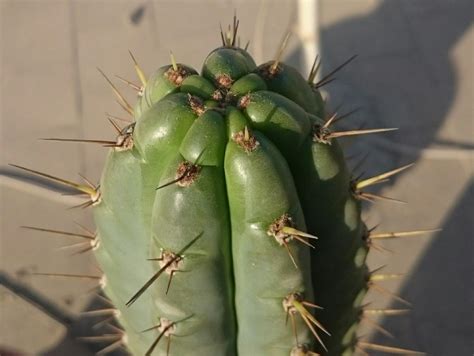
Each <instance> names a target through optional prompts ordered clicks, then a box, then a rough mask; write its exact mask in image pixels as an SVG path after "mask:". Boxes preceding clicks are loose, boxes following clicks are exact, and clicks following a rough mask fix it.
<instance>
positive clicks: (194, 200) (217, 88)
mask: <svg viewBox="0 0 474 356" xmlns="http://www.w3.org/2000/svg"><path fill="white" fill-rule="evenodd" d="M221 35H222V42H223V43H222V46H221V47H219V48H217V49H215V50H214V51H212V52H211V53H210V54H209V55H208V57H207V58H206V59H205V61H204V65H203V68H202V71H201V75H199V74H198V72H197V71H196V70H194V69H193V68H190V67H189V66H186V65H183V64H179V63H176V62H175V60H174V58H173V57H172V63H171V64H170V65H167V66H164V67H161V68H159V69H158V70H157V71H156V72H155V73H154V74H153V75H152V76H151V77H150V78H149V79H146V78H145V75H144V74H143V71H142V70H141V69H140V67H139V66H138V64H137V62H136V61H135V59H134V58H133V56H132V58H133V60H134V61H135V67H136V70H137V73H138V76H139V78H140V80H141V82H142V87H141V88H138V89H139V93H138V100H137V103H136V104H135V106H134V107H133V108H132V106H131V105H129V104H128V103H127V102H126V100H125V99H124V98H123V97H122V96H121V95H120V94H119V93H118V91H117V89H116V88H115V87H114V86H113V84H112V83H111V82H110V81H109V82H110V84H111V85H112V87H113V89H114V91H115V92H116V94H117V95H118V98H119V102H120V103H121V105H122V106H123V107H124V108H125V109H126V110H127V111H128V112H129V113H131V114H132V115H133V117H134V119H135V121H134V122H133V123H131V124H130V125H128V126H126V127H125V128H120V127H119V126H118V125H117V124H116V123H115V122H114V121H113V120H111V122H112V123H113V124H114V126H115V128H116V129H117V130H118V135H117V139H116V141H114V142H106V141H104V142H102V141H97V142H98V143H103V144H105V145H106V146H111V147H112V148H111V149H110V152H109V155H108V157H107V162H106V165H105V168H104V171H103V174H102V179H101V181H100V188H99V187H94V186H92V185H79V184H76V183H72V182H68V181H65V180H62V179H59V178H56V177H53V176H49V175H46V174H44V173H39V172H37V171H33V170H29V169H26V168H24V167H20V166H17V167H19V168H22V169H26V170H29V171H30V172H33V173H36V174H40V175H43V176H46V177H47V178H50V179H53V180H56V181H59V182H61V183H64V184H66V185H69V186H72V187H73V188H74V189H76V190H78V191H80V192H82V193H84V194H86V195H88V196H89V197H90V200H89V201H88V202H86V203H85V204H84V206H88V205H91V206H92V209H93V214H94V219H95V222H96V225H97V235H96V237H95V239H94V240H93V241H92V247H93V250H94V253H95V256H96V258H97V260H98V262H99V265H100V268H101V269H102V271H103V272H104V276H105V277H104V278H103V280H102V285H103V289H104V292H105V295H106V296H107V297H108V298H109V299H110V300H111V301H112V303H113V304H114V305H115V307H116V309H117V312H116V314H115V315H116V317H117V320H118V324H119V325H120V327H121V329H122V330H123V337H121V338H119V340H118V341H116V342H115V343H114V344H117V345H120V344H123V345H125V346H126V347H127V348H128V350H129V351H130V352H131V353H132V354H134V355H196V356H199V355H203V356H209V355H229V356H230V355H239V356H257V355H269V356H280V355H281V356H296V355H318V354H321V355H334V356H339V355H352V354H353V353H354V352H355V350H356V348H361V349H366V350H370V349H374V350H381V351H386V352H393V353H410V352H411V351H409V350H403V349H398V348H392V347H388V346H382V345H375V344H370V343H364V342H361V341H359V339H358V338H357V335H356V328H357V325H358V324H359V322H360V320H361V318H362V316H363V314H364V313H370V312H371V311H370V310H367V309H366V310H364V309H363V307H362V300H363V297H364V295H365V293H366V291H367V289H368V288H369V287H370V285H371V284H373V283H374V279H375V278H374V276H377V275H374V274H371V273H370V272H369V271H368V268H367V266H366V262H365V261H366V256H367V252H368V250H369V247H370V245H371V242H372V240H373V239H376V238H384V237H395V236H397V234H396V233H391V234H387V235H385V234H375V233H373V232H371V231H369V230H368V229H367V227H366V226H365V224H364V223H363V221H362V220H361V200H374V199H377V198H381V197H379V196H377V195H374V194H370V193H367V192H364V191H363V188H365V187H367V186H369V185H372V184H375V183H379V182H380V181H382V180H385V179H387V178H389V177H390V176H391V175H393V174H396V173H398V172H400V171H401V170H403V169H405V168H407V167H408V166H406V167H402V168H400V169H396V170H394V171H391V172H387V173H384V174H381V175H380V176H377V177H372V178H369V179H366V180H363V181H356V180H354V179H353V178H352V177H351V172H350V170H349V169H348V166H347V164H346V162H345V159H344V155H343V152H342V150H341V147H340V146H339V143H338V141H337V138H338V137H342V136H347V135H358V134H366V133H375V132H381V131H388V130H390V129H375V130H359V131H342V132H336V131H334V130H333V124H334V122H335V121H336V120H337V119H338V117H336V116H328V115H327V114H326V112H325V111H326V110H325V107H324V102H323V100H322V97H321V94H320V92H319V90H318V84H315V83H314V78H315V76H316V71H317V69H316V68H315V67H313V70H312V71H311V73H310V75H309V79H308V80H306V79H304V78H303V77H302V76H301V75H300V74H299V72H298V71H297V70H296V69H295V68H293V67H291V66H289V65H287V64H284V63H282V62H281V61H280V58H276V59H275V60H272V61H270V62H267V63H265V64H262V65H260V66H257V65H256V64H255V62H254V60H253V59H252V57H251V56H250V55H249V54H248V52H247V51H246V50H245V49H242V48H239V47H238V46H236V36H237V22H235V21H234V28H233V30H232V31H231V32H229V33H225V34H224V33H221ZM280 54H281V51H280ZM104 76H105V75H104ZM107 80H108V79H107ZM319 84H321V83H319ZM61 140H62V141H65V140H66V141H67V140H68V139H61ZM74 141H80V140H74ZM84 141H86V142H91V141H87V140H84ZM94 142H95V141H94ZM417 233H420V231H418V232H407V233H406V234H417ZM379 276H382V278H383V275H379ZM322 308H324V309H323V310H321V309H322ZM372 312H374V313H375V312H377V311H376V310H372ZM381 312H383V311H381ZM393 313H396V311H394V312H393ZM110 349H111V348H110V347H109V348H106V350H105V351H108V350H110ZM411 353H413V352H411Z"/></svg>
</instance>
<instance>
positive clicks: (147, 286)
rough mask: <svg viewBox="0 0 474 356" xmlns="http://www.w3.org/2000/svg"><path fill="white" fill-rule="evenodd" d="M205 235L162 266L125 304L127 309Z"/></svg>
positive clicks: (187, 245)
mask: <svg viewBox="0 0 474 356" xmlns="http://www.w3.org/2000/svg"><path fill="white" fill-rule="evenodd" d="M202 235H203V233H202V232H201V233H200V234H199V235H197V236H196V237H195V238H193V239H192V240H191V241H190V242H189V243H188V244H186V245H185V246H184V247H183V248H182V249H181V250H180V251H179V252H177V253H176V254H175V256H174V258H171V259H169V260H168V261H167V262H166V263H165V264H164V265H162V266H160V267H161V268H160V269H159V270H158V272H156V273H155V274H154V275H153V276H152V277H151V278H150V279H149V280H148V281H147V282H146V283H145V285H144V286H143V287H141V288H140V289H139V290H138V292H137V293H135V294H134V295H133V296H132V297H131V298H130V300H129V301H128V302H127V303H125V305H126V306H127V307H129V306H131V305H132V304H133V303H135V301H136V300H137V299H138V298H140V296H141V295H142V294H143V293H145V291H146V290H147V289H148V288H149V287H150V286H151V285H152V284H153V283H154V282H155V281H156V280H157V279H158V277H160V276H161V275H162V274H163V272H165V271H166V269H167V268H168V267H170V266H171V265H172V264H173V263H175V262H176V261H177V260H178V259H182V258H183V256H182V255H183V253H184V252H185V251H186V250H187V249H188V248H190V247H191V246H192V245H193V244H194V243H195V242H196V241H197V240H198V239H199V238H200V237H201V236H202Z"/></svg>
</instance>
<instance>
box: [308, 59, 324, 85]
mask: <svg viewBox="0 0 474 356" xmlns="http://www.w3.org/2000/svg"><path fill="white" fill-rule="evenodd" d="M320 67H321V60H320V57H319V54H317V55H316V57H315V58H314V62H313V65H312V66H311V70H310V71H309V76H308V83H309V84H310V85H311V84H313V82H314V79H315V78H316V75H317V74H318V72H319V68H320Z"/></svg>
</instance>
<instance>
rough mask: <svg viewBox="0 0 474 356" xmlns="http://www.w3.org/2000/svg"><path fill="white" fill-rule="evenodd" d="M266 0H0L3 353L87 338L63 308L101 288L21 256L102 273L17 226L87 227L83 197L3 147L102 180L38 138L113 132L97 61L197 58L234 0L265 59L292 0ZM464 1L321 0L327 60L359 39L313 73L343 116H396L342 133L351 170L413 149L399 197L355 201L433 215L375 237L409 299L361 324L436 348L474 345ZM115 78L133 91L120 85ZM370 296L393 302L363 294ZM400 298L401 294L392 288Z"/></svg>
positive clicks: (60, 170)
mask: <svg viewBox="0 0 474 356" xmlns="http://www.w3.org/2000/svg"><path fill="white" fill-rule="evenodd" d="M263 4H264V5H263V7H262V6H261V3H260V1H251V0H248V1H218V0H215V1H210V0H207V1H199V2H197V1H196V2H193V1H190V0H189V1H171V0H170V1H151V0H150V1H65V0H64V1H61V0H57V1H52V0H49V1H16V0H1V1H0V12H1V40H0V51H1V52H0V63H1V65H0V68H1V78H2V79H1V96H0V97H1V106H0V107H1V122H2V125H1V167H0V173H1V202H2V203H1V215H0V216H1V245H0V249H1V261H0V269H1V272H0V273H1V274H0V282H2V284H5V285H8V286H9V287H10V288H3V287H0V303H1V305H0V307H1V309H0V313H1V314H0V354H2V355H7V354H13V353H8V352H7V351H6V350H7V349H10V350H16V351H17V352H20V353H22V354H41V355H89V354H92V353H91V351H90V349H89V348H86V347H85V346H84V345H83V344H81V343H79V342H78V341H76V340H75V339H74V337H73V336H77V335H84V333H87V331H88V330H89V329H88V324H87V321H84V320H83V319H84V318H81V319H80V322H77V321H75V319H74V317H75V316H79V315H80V314H79V313H80V312H81V311H84V310H87V308H90V307H91V303H95V302H97V301H96V300H95V299H94V295H93V294H92V293H90V289H91V288H92V287H93V286H94V283H95V281H94V280H93V279H74V280H73V279H67V278H63V279H60V278H52V277H44V276H35V275H32V272H33V273H35V272H43V273H44V272H46V273H47V272H56V273H58V272H61V273H78V274H87V275H92V276H96V275H98V274H99V271H98V269H97V267H96V265H95V263H94V260H93V257H92V256H91V255H89V254H81V255H74V256H71V253H68V250H64V249H61V247H62V246H64V245H67V244H68V243H69V241H68V240H67V239H61V238H52V237H50V235H48V234H41V233H38V232H33V231H29V230H25V229H20V228H19V226H22V225H34V226H43V227H50V228H55V229H65V230H75V231H80V228H78V227H77V226H75V225H74V223H73V221H77V222H80V223H81V224H84V225H86V226H87V227H90V228H92V226H93V225H92V221H91V218H90V216H89V215H88V214H89V213H90V212H88V211H87V210H86V211H82V210H68V209H67V207H69V206H71V205H73V204H74V202H76V199H75V198H74V197H62V196H60V195H59V194H58V193H57V192H55V191H54V190H57V189H58V187H57V186H55V185H48V184H45V182H44V181H43V180H38V179H32V178H31V177H30V176H26V175H23V174H22V173H21V172H18V171H17V170H14V169H12V168H11V167H9V166H7V163H16V164H20V165H25V166H27V167H32V168H36V169H39V170H42V171H45V172H51V173H53V174H56V175H58V176H61V177H65V178H68V179H74V180H75V179H76V178H77V173H78V172H80V173H83V174H84V175H85V176H87V177H89V178H90V179H92V180H98V178H99V176H100V171H101V167H102V165H103V162H104V158H105V155H106V151H105V150H101V149H100V148H97V147H91V146H89V145H81V144H60V143H51V142H49V143H48V142H42V141H38V138H41V137H84V138H105V139H110V138H113V132H112V131H111V129H110V127H109V124H108V122H107V121H106V120H105V118H104V112H110V113H113V114H117V115H122V113H121V112H120V108H118V106H117V105H116V104H115V102H114V99H113V97H112V94H111V92H110V88H108V87H107V85H106V84H105V82H104V80H103V78H101V77H100V75H99V74H98V72H97V70H96V67H100V68H102V69H103V70H104V71H106V72H107V73H109V74H111V75H112V74H115V73H116V74H120V75H122V76H124V77H126V78H134V73H133V67H132V65H131V61H130V58H129V57H128V53H127V51H128V49H130V50H132V51H133V52H134V54H135V56H136V57H137V58H138V59H139V61H140V63H141V64H142V66H143V68H145V70H146V72H147V73H150V72H151V71H152V70H153V69H154V68H156V67H158V66H160V65H162V64H164V63H168V61H169V58H168V53H169V51H170V50H172V51H173V52H174V54H175V56H176V57H177V59H178V60H179V61H181V60H182V61H184V62H186V63H189V64H191V65H193V66H194V67H196V68H199V67H200V65H201V62H202V59H203V58H204V56H205V55H206V53H207V52H208V51H209V50H210V49H211V48H213V47H215V46H217V45H218V43H219V42H218V41H219V36H218V32H217V28H218V24H219V22H222V23H224V24H225V23H227V22H229V21H230V20H231V16H232V13H233V10H234V8H235V9H237V11H238V14H239V17H240V19H241V36H242V39H244V40H246V39H250V40H251V47H250V49H251V52H253V53H255V54H256V55H257V56H258V57H260V58H258V59H259V60H260V61H262V60H267V59H270V58H272V57H273V55H274V53H275V50H276V48H277V45H278V43H279V41H280V38H281V36H282V35H283V32H284V31H285V29H286V28H287V27H288V24H289V23H291V22H292V16H294V14H295V13H296V11H295V4H296V2H294V1H290V0H288V1H283V0H281V1H271V0H268V1H266V2H265V1H264V2H263ZM262 9H263V10H262ZM472 14H473V3H472V1H469V0H398V1H393V0H392V1H389V0H359V1H353V0H344V1H343V0H322V1H321V2H320V47H321V52H322V58H323V68H322V71H323V73H327V72H329V71H330V70H331V68H334V67H335V66H336V65H337V64H339V63H341V62H343V61H344V60H345V59H346V58H348V57H349V56H351V55H353V54H359V57H358V58H357V60H356V61H355V62H354V63H352V64H351V65H350V66H348V67H346V68H345V69H344V70H343V71H341V72H340V73H339V74H338V75H337V80H336V81H334V82H333V83H331V84H329V85H328V86H327V87H326V88H325V90H326V96H327V97H328V100H329V102H330V105H331V106H332V107H333V108H335V107H337V106H338V105H340V104H343V106H342V108H341V109H340V112H344V111H348V110H350V109H353V108H355V107H360V108H361V109H360V110H359V111H358V112H357V114H355V115H354V117H353V118H352V119H350V120H349V119H348V120H346V122H342V123H341V127H358V126H359V125H362V124H364V125H365V126H366V127H393V126H395V127H399V128H400V130H399V131H397V132H396V133H391V134H386V135H384V136H380V137H364V138H359V139H358V140H350V141H347V140H346V141H345V142H346V143H347V145H346V146H347V149H348V151H349V152H352V153H360V154H361V155H363V154H364V153H365V152H370V154H369V155H368V157H367V161H366V164H365V165H364V166H363V168H362V170H361V171H363V172H365V174H366V175H370V174H375V173H377V172H381V171H384V170H389V169H392V168H395V167H398V166H401V165H404V164H407V163H410V162H415V163H416V165H415V166H414V167H413V168H411V169H410V170H408V171H406V172H404V173H402V174H401V175H399V176H398V177H397V178H395V179H392V180H391V181H390V183H388V184H386V185H384V186H383V187H382V186H381V187H380V188H379V190H378V192H379V193H380V194H384V195H387V196H392V197H396V198H399V199H402V200H406V201H408V202H409V204H408V205H396V204H390V203H385V202H382V203H378V204H376V205H371V206H367V209H366V211H365V213H364V215H365V216H366V219H367V221H368V223H369V225H376V224H380V227H379V231H390V230H410V229H418V228H433V227H442V228H443V231H441V232H437V233H435V234H431V236H429V235H428V236H424V237H418V238H410V239H408V238H407V239H400V240H399V241H398V240H397V241H390V242H386V243H384V246H385V247H386V248H387V249H390V250H393V251H394V253H380V252H377V251H374V252H371V255H370V256H369V258H370V264H371V266H372V267H373V268H376V267H379V266H381V265H387V266H386V268H385V271H387V272H397V273H398V272H399V273H406V277H405V278H404V279H403V280H401V281H396V282H384V284H386V285H387V287H391V290H392V291H394V292H395V293H397V294H398V295H400V296H402V297H403V298H405V299H408V300H409V301H410V302H411V303H412V304H413V311H412V312H411V313H410V314H409V315H408V316H398V317H392V318H386V319H380V320H379V324H380V325H382V326H383V327H385V328H387V329H389V330H390V331H391V332H393V334H394V335H395V337H396V339H395V340H391V339H389V338H387V337H385V336H383V335H381V334H377V333H373V332H372V333H370V331H368V333H369V334H368V336H369V337H371V338H372V340H374V341H376V342H378V343H381V344H387V345H394V346H399V347H405V348H411V349H415V350H422V351H425V352H426V353H427V354H429V355H436V356H468V355H472V354H473V352H474V345H473V342H472V340H474V337H473V336H474V326H473V320H474V315H473V302H474V295H473V285H472V281H473V278H472V277H473V271H474V268H473V267H474V266H473V260H474V259H473V248H472V238H473V236H474V226H473V219H472V217H473V216H474V208H473V202H474V184H473V149H474V141H473V138H474V135H473V134H474V128H473V113H474V108H473V99H474V96H473V95H474V91H473V87H472V82H473V79H474V73H473V68H472V63H473V60H474V58H473V53H474V52H473V50H474V49H473V40H474V29H473V27H472ZM300 44H301V40H300V39H298V38H297V36H295V38H293V41H292V43H291V45H290V46H289V49H288V52H287V59H288V60H289V61H290V62H291V63H293V64H301V63H302V50H301V46H300ZM121 88H123V92H125V93H127V95H128V97H129V98H130V99H132V98H133V94H132V92H131V91H128V89H127V88H125V87H121ZM354 161H356V160H354ZM70 251H74V250H70ZM20 296H22V297H20ZM25 297H27V298H28V297H29V298H30V299H34V300H36V301H37V302H38V298H40V299H41V297H45V298H47V299H48V300H51V301H54V303H55V304H54V307H55V308H56V309H54V308H53V309H54V312H51V310H49V312H50V315H47V314H46V313H45V312H44V311H42V309H41V308H39V307H38V305H35V304H32V303H29V302H26V301H25V300H24V299H23V298H25ZM368 300H370V301H373V302H374V303H373V304H374V305H377V306H384V305H390V301H388V300H387V298H383V297H380V296H379V295H375V294H374V295H370V296H369V299H368ZM398 306H402V305H399V304H397V303H393V307H398ZM51 314H52V315H51ZM64 325H68V326H69V330H70V332H69V333H67V329H66V328H65V327H64ZM84 325H85V326H84ZM2 350H3V351H2ZM12 352H13V351H12ZM371 354H373V355H376V354H379V353H377V352H372V353H371ZM380 354H381V353H380Z"/></svg>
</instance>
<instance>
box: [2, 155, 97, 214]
mask: <svg viewBox="0 0 474 356" xmlns="http://www.w3.org/2000/svg"><path fill="white" fill-rule="evenodd" d="M9 165H10V166H12V167H15V168H18V169H22V170H24V171H27V172H30V173H33V174H36V175H38V176H41V177H44V178H47V179H49V180H52V181H55V182H58V183H61V184H63V185H65V186H67V187H70V188H73V189H75V190H76V191H78V192H79V193H80V194H85V195H88V196H90V201H87V202H86V203H84V204H81V205H79V206H83V205H86V204H87V206H89V205H94V204H98V203H99V202H100V200H101V197H100V191H99V187H98V186H97V187H95V186H93V185H91V186H89V185H82V184H77V183H74V182H71V181H69V180H66V179H62V178H59V177H55V176H52V175H50V174H46V173H42V172H39V171H35V170H33V169H30V168H26V167H23V166H18V165H16V164H11V163H10V164H9Z"/></svg>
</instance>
